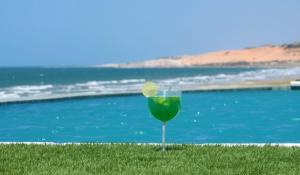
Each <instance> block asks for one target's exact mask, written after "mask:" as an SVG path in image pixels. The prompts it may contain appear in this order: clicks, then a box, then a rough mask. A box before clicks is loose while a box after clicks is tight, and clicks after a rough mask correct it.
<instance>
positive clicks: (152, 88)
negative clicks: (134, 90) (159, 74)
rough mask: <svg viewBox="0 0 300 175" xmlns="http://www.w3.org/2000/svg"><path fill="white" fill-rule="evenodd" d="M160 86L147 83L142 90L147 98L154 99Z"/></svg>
mask: <svg viewBox="0 0 300 175" xmlns="http://www.w3.org/2000/svg"><path fill="white" fill-rule="evenodd" d="M157 90H158V86H157V84H155V83H153V82H150V81H148V82H146V83H145V84H144V86H143V88H142V92H143V95H144V96H145V97H153V96H155V95H156V94H157Z"/></svg>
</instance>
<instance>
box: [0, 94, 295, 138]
mask: <svg viewBox="0 0 300 175" xmlns="http://www.w3.org/2000/svg"><path fill="white" fill-rule="evenodd" d="M0 141H1V142H9V141H18V142H19V141H32V142H40V141H43V142H145V143H153V142H155V143H158V142H160V141H161V122H160V121H159V120H157V119H155V118H154V117H152V116H151V115H150V113H149V111H148V108H147V100H146V99H145V98H144V97H143V96H138V95H136V96H116V97H98V98H86V99H69V100H59V101H45V102H33V103H15V104H2V105H0ZM167 142H169V143H245V142H247V143H248V142H252V143H253V142H256V143H282V142H289V143H296V142H298V143H299V142H300V91H291V90H239V91H238V90H236V91H210V92H194V93H183V94H182V105H181V111H180V113H179V114H178V115H177V116H176V117H175V118H174V119H172V120H171V121H170V122H168V124H167Z"/></svg>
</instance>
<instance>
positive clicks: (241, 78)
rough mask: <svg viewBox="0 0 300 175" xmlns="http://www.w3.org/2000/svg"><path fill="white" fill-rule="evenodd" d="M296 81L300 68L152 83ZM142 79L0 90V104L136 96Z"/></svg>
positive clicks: (182, 85)
mask: <svg viewBox="0 0 300 175" xmlns="http://www.w3.org/2000/svg"><path fill="white" fill-rule="evenodd" d="M299 77H300V68H285V69H261V70H254V71H246V72H241V73H237V74H224V73H221V74H215V75H198V76H192V77H177V78H169V79H156V80H152V81H154V82H156V83H158V84H159V85H160V86H162V87H165V86H168V87H176V88H177V89H181V90H184V89H193V88H197V87H200V86H205V85H222V84H230V83H240V82H245V81H266V80H279V79H296V78H299ZM145 81H146V79H124V80H109V81H88V82H84V83H76V84H70V85H59V84H58V85H54V84H46V85H23V86H13V87H8V88H2V89H1V88H0V102H7V101H22V100H30V99H49V98H57V97H72V96H81V95H106V94H122V93H132V92H135V93H136V92H140V90H141V87H142V85H143V83H144V82H145Z"/></svg>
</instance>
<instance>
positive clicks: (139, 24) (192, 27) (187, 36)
mask: <svg viewBox="0 0 300 175" xmlns="http://www.w3.org/2000/svg"><path fill="white" fill-rule="evenodd" d="M299 19H300V1H299V0H286V1H281V0H251V1H247V0H243V1H241V0H226V1H225V0H224V1H220V0H180V1H179V0H151V1H146V0H126V1H125V0H86V1H84V0H81V1H79V0H51V1H46V0H26V1H22V0H7V1H0V66H79V65H94V64H105V63H118V62H130V61H137V60H145V59H151V58H158V57H164V56H179V55H185V54H198V53H205V52H209V51H215V50H226V49H239V48H245V47H250V46H258V45H263V44H268V43H272V44H281V43H290V42H295V41H300V22H299Z"/></svg>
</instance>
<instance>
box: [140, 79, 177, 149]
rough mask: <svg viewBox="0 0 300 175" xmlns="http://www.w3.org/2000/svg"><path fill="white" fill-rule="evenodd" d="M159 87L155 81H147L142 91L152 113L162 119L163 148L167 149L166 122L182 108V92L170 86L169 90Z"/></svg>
mask: <svg viewBox="0 0 300 175" xmlns="http://www.w3.org/2000/svg"><path fill="white" fill-rule="evenodd" d="M158 89H159V87H158V86H157V85H156V84H155V83H153V82H146V83H145V84H144V86H143V89H142V92H143V95H144V96H145V97H147V99H148V107H149V110H150V113H151V114H152V115H153V116H154V117H155V118H157V119H158V120H160V121H162V150H163V151H165V149H166V148H165V141H166V139H165V138H166V124H167V121H169V120H171V119H172V118H174V117H175V116H176V114H177V113H178V111H179V109H180V96H181V93H180V92H179V91H174V90H171V89H170V88H168V90H158Z"/></svg>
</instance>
